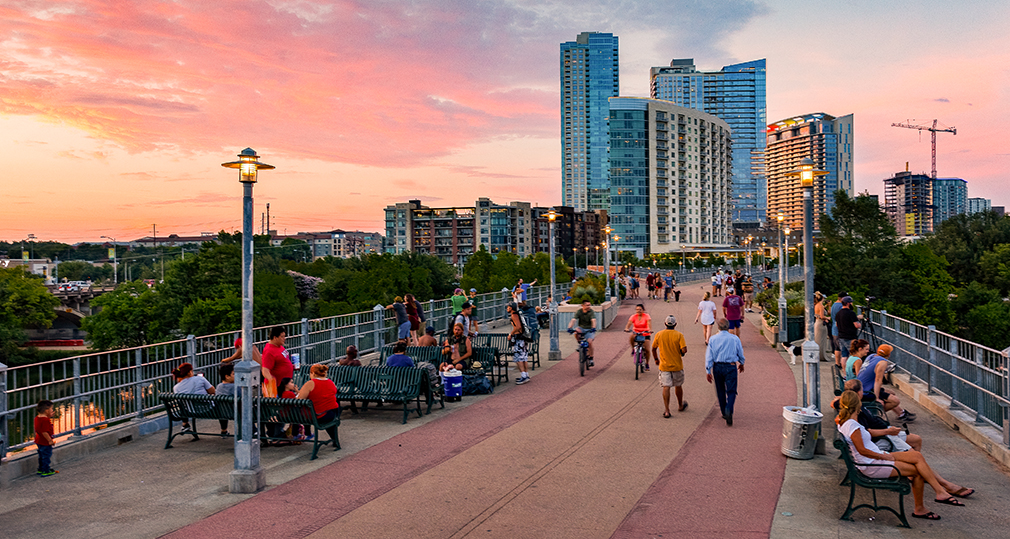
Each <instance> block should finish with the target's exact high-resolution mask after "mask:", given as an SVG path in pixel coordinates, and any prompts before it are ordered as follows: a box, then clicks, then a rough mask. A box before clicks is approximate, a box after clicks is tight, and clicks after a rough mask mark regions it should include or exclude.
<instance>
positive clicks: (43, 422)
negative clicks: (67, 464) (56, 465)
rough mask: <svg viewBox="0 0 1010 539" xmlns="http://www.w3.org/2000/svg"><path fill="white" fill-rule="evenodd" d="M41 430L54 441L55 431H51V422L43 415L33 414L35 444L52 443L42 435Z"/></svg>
mask: <svg viewBox="0 0 1010 539" xmlns="http://www.w3.org/2000/svg"><path fill="white" fill-rule="evenodd" d="M43 432H48V433H49V436H50V437H51V438H53V441H54V442H55V441H56V433H55V432H53V422H52V421H50V420H49V418H48V417H46V416H44V415H37V416H35V445H46V446H48V445H52V444H50V443H49V442H48V441H47V440H46V437H45V436H43V435H42V433H43Z"/></svg>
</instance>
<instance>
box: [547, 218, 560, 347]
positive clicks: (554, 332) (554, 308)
mask: <svg viewBox="0 0 1010 539" xmlns="http://www.w3.org/2000/svg"><path fill="white" fill-rule="evenodd" d="M557 218H558V213H557V212H556V211H554V209H553V208H551V210H550V211H548V212H547V235H548V236H549V239H548V241H547V245H548V247H547V248H548V249H549V250H550V254H551V303H550V305H548V306H547V312H548V313H549V314H550V324H551V328H550V341H551V348H550V350H549V351H548V352H547V361H558V360H560V359H561V348H560V347H559V346H558V299H557V298H555V297H554V295H555V292H556V289H557V286H556V285H555V283H554V279H555V277H556V276H555V272H554V220H555V219H557Z"/></svg>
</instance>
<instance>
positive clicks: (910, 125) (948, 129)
mask: <svg viewBox="0 0 1010 539" xmlns="http://www.w3.org/2000/svg"><path fill="white" fill-rule="evenodd" d="M914 121H915V120H905V122H906V123H894V124H891V127H904V128H906V129H917V130H918V131H919V133H922V132H923V131H929V133H930V135H932V137H933V179H934V180H935V179H936V134H937V133H953V134H955V135H957V128H956V127H944V128H939V127H937V126H936V124H937V123H938V120H933V125H932V127H930V126H928V125H915V124H913V123H912V122H914Z"/></svg>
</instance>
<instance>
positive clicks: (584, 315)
mask: <svg viewBox="0 0 1010 539" xmlns="http://www.w3.org/2000/svg"><path fill="white" fill-rule="evenodd" d="M576 323H577V324H578V325H579V329H578V332H579V333H581V334H582V338H583V339H585V340H587V341H589V348H588V349H587V350H586V354H587V355H588V356H589V366H590V367H592V366H593V339H594V338H595V337H596V313H595V312H593V305H592V304H591V303H589V302H588V301H583V302H582V308H581V309H579V310H578V311H576V312H575V316H573V317H572V321H571V322H569V323H568V329H569V330H570V329H572V327H573V326H575V324H576Z"/></svg>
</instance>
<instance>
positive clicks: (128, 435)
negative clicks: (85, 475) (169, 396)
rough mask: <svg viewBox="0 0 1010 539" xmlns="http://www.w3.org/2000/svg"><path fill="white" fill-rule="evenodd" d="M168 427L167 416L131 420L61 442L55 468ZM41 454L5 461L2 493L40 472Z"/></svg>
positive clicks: (0, 475)
mask: <svg viewBox="0 0 1010 539" xmlns="http://www.w3.org/2000/svg"><path fill="white" fill-rule="evenodd" d="M167 428H168V416H167V415H166V414H165V413H160V414H156V415H153V416H149V417H145V418H144V419H143V420H139V421H138V420H132V421H128V422H126V423H123V424H120V425H116V426H113V427H109V428H105V429H101V430H99V431H96V432H93V433H90V434H86V435H84V436H81V437H78V438H74V437H71V438H69V439H66V440H63V441H58V442H57V445H56V448H55V449H53V465H54V467H55V466H56V465H57V464H59V463H63V462H67V461H71V460H74V459H78V458H81V457H85V456H88V455H91V454H94V453H98V452H99V451H104V450H106V449H109V448H111V447H116V446H119V445H123V444H125V443H129V442H132V441H134V440H137V439H139V438H140V437H141V436H147V435H148V434H153V433H155V432H158V431H161V430H165V429H167ZM38 466H39V459H38V453H37V452H35V451H31V450H29V451H24V452H22V453H20V454H18V455H17V456H15V457H12V458H10V459H7V460H4V461H3V465H2V466H0V490H3V489H7V488H10V486H11V482H12V481H14V480H16V479H20V478H22V477H27V476H30V475H34V474H35V470H36V469H38Z"/></svg>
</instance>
